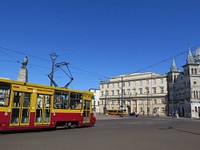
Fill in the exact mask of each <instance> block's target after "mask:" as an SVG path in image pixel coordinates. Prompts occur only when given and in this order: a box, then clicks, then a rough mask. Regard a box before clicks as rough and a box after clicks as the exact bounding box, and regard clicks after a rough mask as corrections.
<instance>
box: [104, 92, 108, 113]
mask: <svg viewBox="0 0 200 150" xmlns="http://www.w3.org/2000/svg"><path fill="white" fill-rule="evenodd" d="M106 101H107V91H105V103H104V114H106V109H107V108H106V105H107V104H106Z"/></svg>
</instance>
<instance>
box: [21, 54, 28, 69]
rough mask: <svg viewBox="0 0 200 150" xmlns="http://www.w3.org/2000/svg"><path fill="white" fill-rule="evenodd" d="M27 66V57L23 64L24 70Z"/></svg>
mask: <svg viewBox="0 0 200 150" xmlns="http://www.w3.org/2000/svg"><path fill="white" fill-rule="evenodd" d="M27 64H28V56H26V57H25V58H24V61H23V62H22V68H24V69H25V68H26V66H27Z"/></svg>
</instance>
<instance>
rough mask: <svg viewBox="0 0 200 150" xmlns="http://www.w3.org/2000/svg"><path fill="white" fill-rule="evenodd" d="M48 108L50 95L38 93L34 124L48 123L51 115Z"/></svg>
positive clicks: (49, 106)
mask: <svg viewBox="0 0 200 150" xmlns="http://www.w3.org/2000/svg"><path fill="white" fill-rule="evenodd" d="M50 108H51V96H50V95H44V94H38V96H37V101H36V111H35V124H36V125H48V124H50V115H51V113H50V111H51V110H50Z"/></svg>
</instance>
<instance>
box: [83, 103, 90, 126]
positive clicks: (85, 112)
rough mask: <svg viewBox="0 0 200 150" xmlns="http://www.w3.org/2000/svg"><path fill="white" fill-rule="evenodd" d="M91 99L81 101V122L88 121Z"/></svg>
mask: <svg viewBox="0 0 200 150" xmlns="http://www.w3.org/2000/svg"><path fill="white" fill-rule="evenodd" d="M90 103H91V101H88V100H84V101H83V123H90V105H91V104H90Z"/></svg>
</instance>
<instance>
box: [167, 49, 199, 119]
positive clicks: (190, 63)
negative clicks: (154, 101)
mask: <svg viewBox="0 0 200 150" xmlns="http://www.w3.org/2000/svg"><path fill="white" fill-rule="evenodd" d="M182 67H183V71H180V70H178V69H177V67H176V63H175V60H173V61H172V65H171V67H170V72H168V74H167V83H168V85H167V89H168V114H169V115H174V114H178V115H179V116H181V117H189V118H200V47H198V48H197V49H196V50H195V51H194V52H193V54H192V53H191V50H190V49H188V56H187V60H186V64H185V65H183V66H182Z"/></svg>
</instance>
